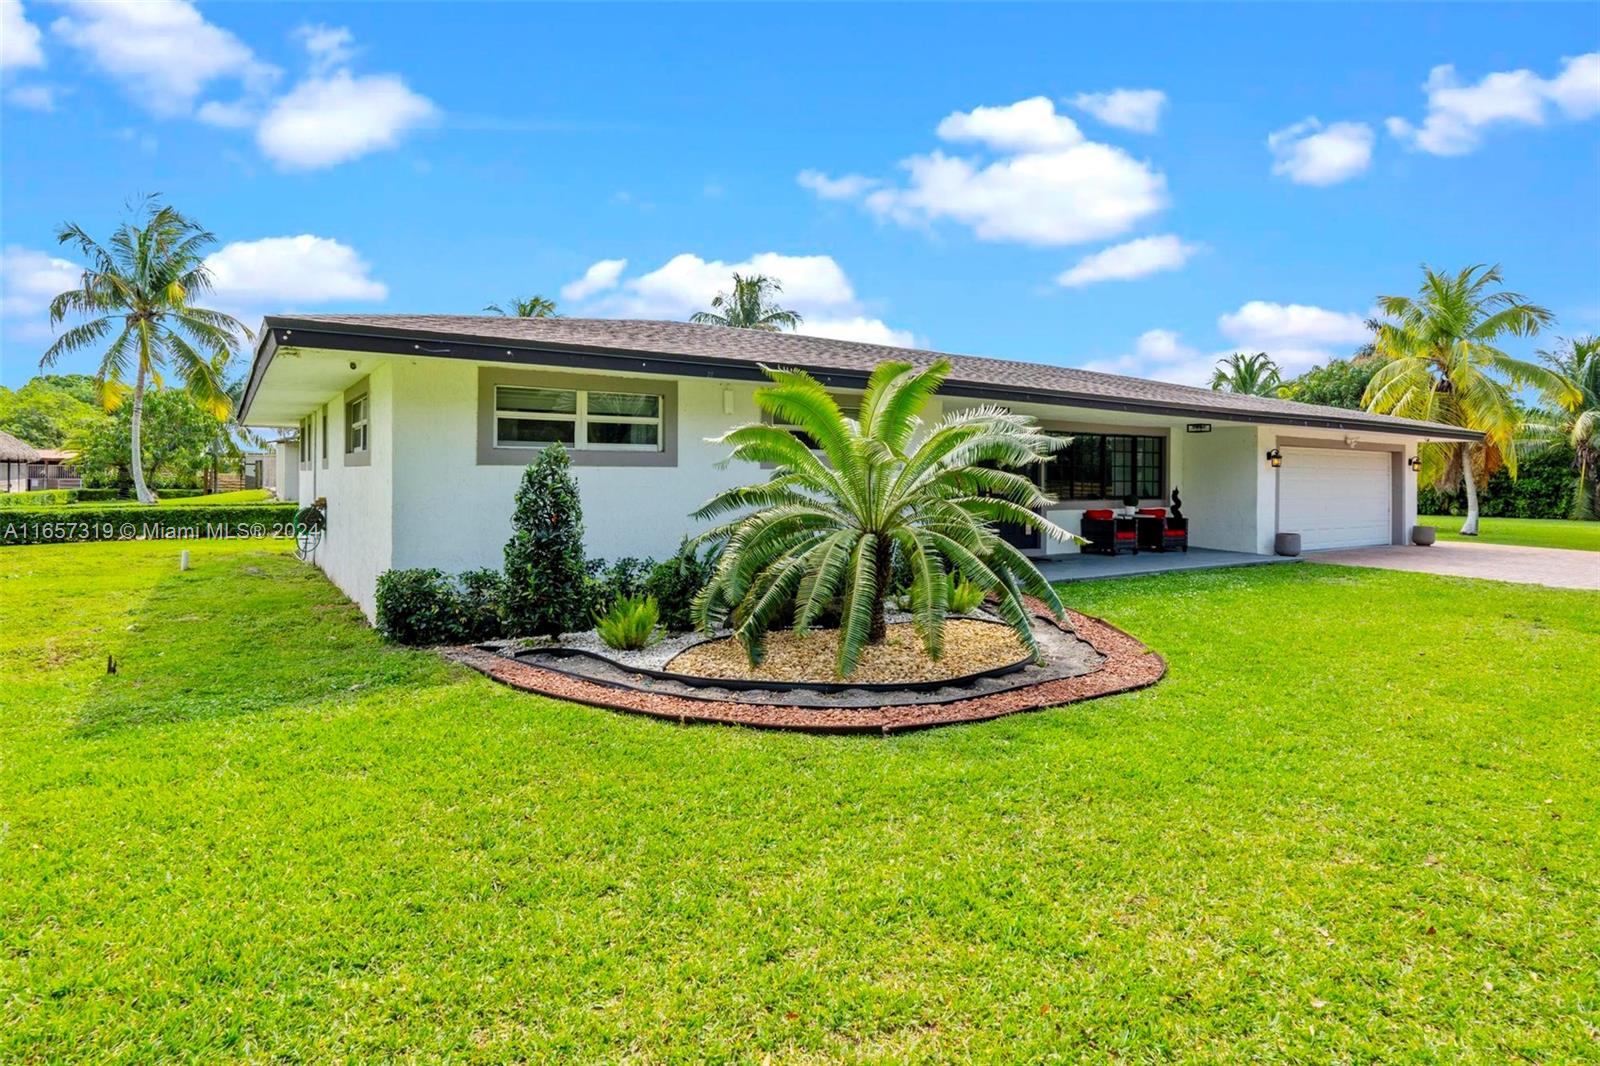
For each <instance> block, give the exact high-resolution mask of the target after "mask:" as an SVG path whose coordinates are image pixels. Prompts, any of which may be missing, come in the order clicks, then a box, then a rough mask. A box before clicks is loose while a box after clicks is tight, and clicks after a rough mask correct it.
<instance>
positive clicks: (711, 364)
mask: <svg viewBox="0 0 1600 1066" xmlns="http://www.w3.org/2000/svg"><path fill="white" fill-rule="evenodd" d="M280 331H281V333H282V336H281V337H280V336H279V334H280ZM295 334H300V338H295V337H294V335H295ZM291 338H294V339H293V340H291ZM301 338H303V339H301ZM426 341H432V342H434V343H433V344H431V345H428V346H426V347H425V346H424V344H423V343H421V342H426ZM356 342H364V343H361V344H358V343H356ZM291 343H292V344H294V345H296V346H298V345H300V344H304V346H305V347H308V348H326V349H331V350H334V351H368V352H371V351H375V350H376V351H378V352H379V354H386V355H413V356H415V355H422V356H428V357H432V358H442V359H478V360H486V361H493V362H506V361H511V362H529V363H536V364H545V365H552V366H571V365H572V359H571V357H573V356H576V357H578V359H579V360H580V365H587V366H588V367H589V368H590V369H613V370H624V371H632V372H634V373H646V372H653V373H664V374H674V373H675V374H679V375H682V376H691V377H707V378H724V379H729V380H734V381H740V380H743V381H752V380H757V381H758V380H762V379H764V377H765V375H764V374H763V373H762V370H761V366H762V364H761V363H760V362H757V361H755V360H748V359H739V358H733V357H722V358H716V359H708V358H704V357H701V356H693V355H680V354H673V353H662V352H653V351H648V350H643V349H631V348H618V347H610V346H598V345H583V344H540V343H538V342H536V341H526V340H523V341H508V340H506V339H505V338H503V337H485V336H481V335H475V334H467V333H445V332H440V331H435V330H424V329H410V328H408V329H388V328H384V327H381V326H358V325H350V324H340V325H338V326H337V327H334V326H333V324H331V323H329V322H326V321H320V320H317V319H303V318H296V317H293V316H279V315H269V316H267V318H266V319H265V320H264V321H263V325H262V329H261V333H260V340H259V341H258V342H257V345H256V355H255V359H254V361H253V362H252V364H251V367H250V376H249V378H248V379H247V381H246V384H245V394H244V400H243V402H242V403H241V404H240V416H239V417H240V420H241V421H243V420H244V419H246V418H247V417H248V414H249V410H250V405H251V403H252V402H253V401H254V399H255V393H256V390H257V389H258V388H259V387H260V384H261V379H262V377H263V376H265V374H266V370H267V367H268V365H269V364H270V363H271V361H272V358H273V356H274V355H275V354H276V352H277V350H278V348H279V347H280V346H286V345H289V344H291ZM374 345H376V346H377V347H374ZM792 365H794V366H798V367H802V368H804V369H805V370H807V371H808V372H809V373H811V374H813V375H815V376H816V377H817V378H818V379H819V380H821V381H822V383H823V384H825V385H834V386H836V387H837V386H844V387H850V386H859V385H864V384H865V383H866V381H867V378H868V376H869V375H868V374H867V373H866V372H865V371H857V370H844V369H837V368H830V367H819V366H807V365H806V364H805V363H804V362H799V361H797V362H794V363H793V364H792ZM944 391H945V392H947V393H949V394H953V395H957V396H963V397H966V398H969V399H984V400H1008V401H1011V402H1021V401H1038V400H1041V399H1042V400H1046V401H1048V402H1053V403H1060V404H1062V405H1063V406H1071V407H1087V408H1090V409H1093V410H1102V411H1125V412H1130V413H1140V414H1155V415H1183V416H1185V417H1192V418H1196V419H1213V420H1223V419H1232V420H1237V421H1243V422H1251V423H1260V424H1263V425H1279V426H1299V427H1302V428H1306V429H1337V430H1342V431H1347V432H1367V433H1397V434H1402V435H1407V436H1413V437H1417V438H1420V439H1425V440H1456V441H1470V442H1477V441H1481V440H1482V439H1483V434H1481V433H1475V432H1473V431H1471V430H1465V429H1460V428H1458V427H1455V426H1444V425H1439V424H1436V423H1431V422H1417V421H1414V420H1412V419H1403V418H1389V417H1386V416H1369V417H1368V418H1366V419H1350V418H1336V417H1328V418H1321V417H1315V416H1295V415H1290V414H1276V413H1271V412H1259V411H1250V410H1246V409H1240V408H1235V409H1233V410H1231V411H1230V410H1226V409H1218V408H1215V407H1205V406H1201V405H1184V404H1175V403H1167V402H1160V401H1140V400H1129V399H1124V398H1120V397H1112V396H1105V395H1101V394H1092V393H1077V392H1069V391H1063V390H1055V389H1018V388H1011V387H1007V386H1002V385H992V384H988V383H985V382H973V381H967V380H963V379H960V378H950V379H949V380H947V381H946V382H945V388H944ZM1378 418H1381V419H1382V421H1377V420H1375V419H1378Z"/></svg>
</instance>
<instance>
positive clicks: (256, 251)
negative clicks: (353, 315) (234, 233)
mask: <svg viewBox="0 0 1600 1066" xmlns="http://www.w3.org/2000/svg"><path fill="white" fill-rule="evenodd" d="M206 266H207V267H208V268H209V269H210V271H211V277H212V282H213V285H214V288H215V294H216V298H217V301H218V302H219V303H222V304H224V305H228V306H233V307H242V308H251V309H255V308H266V309H267V310H272V311H276V310H287V309H289V307H290V306H291V305H312V304H325V303H331V302H338V301H357V300H359V301H371V300H383V299H385V298H387V297H388V295H389V289H388V286H386V285H384V284H383V282H381V281H377V280H376V279H374V278H373V277H372V274H371V270H372V268H371V267H370V266H369V265H368V264H367V262H366V261H365V260H364V259H362V258H361V256H360V255H359V254H357V252H356V250H355V249H354V248H351V247H350V246H349V245H347V244H343V243H341V242H339V241H336V240H333V239H332V238H331V237H317V236H313V235H311V234H309V233H302V234H300V235H299V236H297V237H265V238H263V239H261V240H256V241H234V242H233V243H231V244H228V245H225V246H223V247H222V248H220V249H218V250H217V251H215V252H213V253H212V254H210V255H208V256H207V257H206Z"/></svg>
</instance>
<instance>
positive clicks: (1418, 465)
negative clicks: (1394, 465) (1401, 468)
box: [1406, 455, 1422, 474]
mask: <svg viewBox="0 0 1600 1066" xmlns="http://www.w3.org/2000/svg"><path fill="white" fill-rule="evenodd" d="M1406 465H1407V466H1409V467H1410V468H1411V472H1412V473H1413V474H1415V473H1416V472H1417V471H1418V470H1421V469H1422V456H1420V455H1413V456H1412V457H1411V458H1409V459H1407V460H1406Z"/></svg>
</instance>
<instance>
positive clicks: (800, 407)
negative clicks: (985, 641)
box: [695, 360, 1078, 677]
mask: <svg viewBox="0 0 1600 1066" xmlns="http://www.w3.org/2000/svg"><path fill="white" fill-rule="evenodd" d="M949 373H950V365H949V364H948V363H946V362H944V361H942V360H941V361H940V362H937V363H935V364H933V365H932V366H930V367H927V368H926V369H923V370H917V369H915V368H914V367H912V365H911V364H910V363H897V362H887V363H881V364H879V366H878V368H877V369H876V370H874V371H873V373H872V376H871V378H870V379H869V380H868V383H867V388H866V392H865V394H864V395H863V396H862V398H861V408H860V418H859V420H856V419H850V418H847V417H845V416H844V414H842V413H841V412H840V410H839V406H838V404H836V403H835V402H834V400H833V398H832V397H831V396H829V395H828V392H827V390H826V389H824V388H823V387H822V385H821V384H819V383H818V382H817V381H816V379H815V378H813V377H811V376H810V375H809V374H806V373H804V372H802V371H799V370H770V369H769V370H767V371H766V374H767V376H768V377H770V378H771V379H772V384H771V385H768V386H765V387H763V388H760V389H757V390H756V400H757V402H758V403H759V404H760V406H761V408H762V410H763V411H765V412H767V414H768V415H769V416H771V419H772V422H773V423H781V424H784V425H788V426H793V427H796V430H790V429H785V428H780V426H779V425H776V424H768V423H763V422H757V423H751V424H749V425H744V426H739V427H737V428H735V429H733V430H730V431H729V432H728V433H727V434H725V435H724V436H723V437H721V438H720V440H719V441H718V443H723V444H730V445H732V446H733V453H732V454H731V455H730V456H729V460H728V461H732V460H734V459H739V460H744V461H747V462H753V463H766V464H770V465H772V466H773V467H775V468H776V470H775V472H774V473H773V476H772V477H771V479H770V480H767V481H764V482H761V483H759V484H755V485H747V486H744V487H742V488H735V489H730V490H728V491H727V492H723V493H721V494H720V495H718V496H716V497H714V498H713V499H712V500H711V501H710V502H709V503H707V504H706V505H705V506H704V507H702V508H700V510H699V511H697V512H695V517H697V518H701V519H705V518H712V517H715V516H718V515H722V514H727V513H730V512H738V513H739V517H737V518H735V519H733V520H732V521H730V522H727V523H726V524H724V525H722V526H719V527H717V528H715V529H713V530H711V531H710V532H708V533H706V534H704V535H703V536H701V537H700V538H699V540H700V541H701V542H702V543H704V542H709V543H712V544H715V545H719V546H720V547H721V554H720V556H719V557H718V561H717V567H716V571H715V573H714V575H713V576H712V578H711V581H710V583H709V584H708V585H707V586H706V587H705V589H703V590H702V591H701V593H700V596H699V597H698V598H697V600H696V602H695V618H696V622H697V624H699V625H700V626H701V627H702V628H705V629H712V628H717V627H720V626H722V625H724V624H731V626H732V627H733V630H734V635H735V636H736V637H737V638H738V640H739V641H740V643H742V644H743V645H744V647H745V651H746V652H747V654H748V655H749V657H750V662H751V664H752V665H757V664H759V663H760V662H761V659H762V656H763V642H764V641H765V639H766V633H767V630H768V629H769V628H770V627H771V626H772V625H773V623H774V622H775V621H776V620H777V619H778V618H779V617H780V616H781V615H783V613H784V612H786V611H789V610H792V611H793V617H794V622H793V625H794V629H795V631H796V632H801V633H803V632H805V631H806V630H807V629H808V628H810V627H811V626H812V625H813V624H814V623H816V622H817V620H818V619H819V617H821V616H822V615H823V613H824V612H825V611H827V610H828V609H829V608H830V607H831V606H835V605H837V604H838V603H839V602H842V604H843V610H842V624H841V627H840V635H839V651H838V659H837V662H836V664H835V665H836V669H837V671H838V674H839V676H840V677H848V676H849V675H850V673H851V671H853V670H854V669H855V667H856V663H857V662H858V661H859V659H860V657H861V653H862V651H863V650H864V649H865V648H866V646H867V645H868V644H873V643H879V642H881V641H883V640H884V638H885V634H886V624H885V618H884V603H885V601H886V599H887V598H888V596H889V594H890V592H891V591H892V590H891V587H890V586H891V583H892V580H893V571H894V570H895V562H896V557H897V556H898V559H899V561H900V564H901V568H902V572H907V571H908V572H909V573H910V574H911V575H912V580H911V587H910V590H909V593H910V595H909V599H910V602H911V606H912V616H913V620H914V622H915V624H916V627H917V631H918V633H919V635H920V636H921V638H922V643H923V647H924V649H925V650H926V652H927V653H928V655H929V656H930V657H933V658H938V657H939V655H940V653H941V651H942V650H943V634H944V620H945V612H946V610H947V608H948V604H949V596H950V587H951V583H952V580H953V579H954V578H955V577H957V576H960V577H963V578H965V579H966V580H967V581H970V582H972V583H974V584H976V585H978V586H979V587H980V588H982V589H983V590H984V591H985V592H986V593H988V594H989V595H990V596H992V597H994V598H995V599H996V602H997V605H998V610H999V612H1000V615H1001V617H1003V618H1004V619H1005V620H1006V621H1007V622H1008V623H1009V624H1010V625H1011V627H1012V629H1014V630H1015V631H1016V633H1017V636H1018V637H1019V638H1020V639H1021V640H1022V642H1023V643H1024V644H1025V645H1026V646H1027V647H1029V648H1030V649H1032V650H1033V651H1034V652H1035V654H1037V651H1038V649H1037V647H1036V645H1035V644H1034V640H1033V633H1032V630H1031V628H1030V626H1029V619H1028V609H1027V607H1026V606H1025V605H1024V604H1023V600H1022V597H1023V594H1024V593H1031V594H1032V595H1034V596H1037V597H1038V598H1039V599H1041V600H1043V601H1044V602H1045V603H1046V604H1048V605H1049V606H1050V609H1051V610H1052V611H1054V612H1056V613H1057V616H1058V617H1059V615H1060V611H1061V603H1060V601H1059V600H1058V599H1057V598H1056V594H1055V590H1054V589H1052V588H1051V587H1050V583H1049V582H1048V581H1046V580H1045V579H1044V578H1043V577H1042V576H1040V574H1039V571H1038V570H1037V569H1035V568H1034V565H1033V563H1031V562H1030V561H1029V560H1028V559H1027V558H1026V557H1024V556H1023V555H1022V553H1021V552H1019V551H1017V549H1016V548H1014V547H1012V546H1011V545H1010V544H1007V543H1006V542H1005V541H1004V540H1002V539H1001V538H1000V537H999V536H998V535H997V534H996V533H995V530H994V526H993V523H996V522H1014V523H1017V524H1018V525H1022V526H1025V527H1028V528H1032V529H1037V530H1040V531H1042V532H1044V533H1046V534H1048V535H1049V536H1052V537H1056V538H1058V539H1060V540H1063V541H1071V540H1076V539H1078V538H1076V537H1074V536H1073V535H1072V534H1070V533H1068V532H1067V531H1066V530H1064V529H1061V528H1060V527H1059V526H1057V525H1055V524H1054V523H1053V522H1050V521H1049V520H1048V519H1045V518H1043V517H1042V516H1041V515H1040V514H1039V513H1038V511H1039V510H1040V509H1042V508H1044V507H1045V506H1047V505H1048V504H1050V503H1052V502H1053V501H1052V499H1051V498H1050V497H1049V496H1046V495H1045V494H1043V493H1041V492H1040V491H1039V489H1038V487H1037V486H1036V485H1035V484H1034V483H1033V481H1031V480H1030V479H1029V478H1027V477H1025V476H1023V475H1021V474H1018V473H1013V472H1012V471H1011V470H1010V469H1006V468H1011V467H1021V466H1027V465H1030V464H1033V463H1037V462H1039V461H1040V460H1042V459H1044V458H1045V457H1047V456H1049V455H1051V454H1052V453H1054V452H1055V451H1057V450H1058V449H1059V448H1061V447H1062V445H1063V444H1064V443H1065V441H1064V440H1063V439H1062V438H1060V437H1052V436H1048V435H1046V434H1045V433H1043V432H1041V431H1040V430H1039V428H1038V426H1037V425H1036V424H1035V423H1034V421H1033V420H1032V419H1031V418H1027V417H1025V416H1022V415H1015V414H1011V413H1009V412H1007V411H1005V410H1003V409H1001V408H997V407H980V408H975V409H972V410H966V411H961V412H957V413H954V414H950V415H947V416H946V417H945V418H944V419H943V420H942V421H940V422H938V423H937V424H935V425H934V426H932V427H931V428H930V429H929V430H928V432H927V433H926V434H925V435H922V436H921V438H920V440H918V439H914V438H916V437H917V435H918V430H919V428H920V426H921V419H919V418H918V417H917V412H918V411H920V410H921V409H922V407H923V405H924V404H925V403H926V402H927V400H928V398H929V397H930V396H932V395H933V393H934V392H935V391H936V390H937V389H938V388H939V385H940V384H941V383H942V382H943V381H944V379H945V378H946V377H947V376H948V375H949ZM797 432H798V433H803V434H805V436H806V439H804V440H803V439H802V438H801V437H800V436H798V435H797ZM809 442H814V443H815V447H816V450H815V451H814V450H813V449H812V445H811V443H809ZM819 452H820V455H819Z"/></svg>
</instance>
